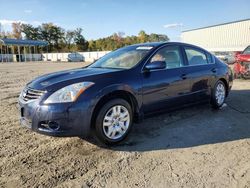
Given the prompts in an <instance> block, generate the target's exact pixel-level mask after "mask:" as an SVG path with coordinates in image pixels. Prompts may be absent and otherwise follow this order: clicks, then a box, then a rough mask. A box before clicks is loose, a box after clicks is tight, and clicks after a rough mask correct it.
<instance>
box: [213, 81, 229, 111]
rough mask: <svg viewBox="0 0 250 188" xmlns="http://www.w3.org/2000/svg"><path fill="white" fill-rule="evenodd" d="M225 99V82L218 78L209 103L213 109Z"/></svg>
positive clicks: (218, 106)
mask: <svg viewBox="0 0 250 188" xmlns="http://www.w3.org/2000/svg"><path fill="white" fill-rule="evenodd" d="M225 99H226V86H225V84H224V83H223V82H222V81H221V80H219V81H218V82H217V83H216V84H215V86H214V88H213V91H212V99H211V104H212V107H213V108H215V109H219V108H220V107H221V106H222V105H223V104H224V102H225Z"/></svg>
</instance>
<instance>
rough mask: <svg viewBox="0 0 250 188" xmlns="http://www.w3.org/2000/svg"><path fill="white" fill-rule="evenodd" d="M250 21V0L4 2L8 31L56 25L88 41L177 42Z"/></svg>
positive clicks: (1, 18)
mask: <svg viewBox="0 0 250 188" xmlns="http://www.w3.org/2000/svg"><path fill="white" fill-rule="evenodd" d="M246 18H250V1H249V0H213V1H207V0H206V1H205V0H203V1H202V0H187V1H181V0H174V1H167V0H0V22H1V24H2V27H3V28H4V30H9V29H10V24H11V22H13V21H21V22H24V23H30V24H33V25H39V24H41V23H45V22H53V23H55V24H57V25H59V26H61V27H63V28H66V29H75V28H76V27H82V28H83V29H84V36H85V38H86V39H96V38H99V37H105V36H108V35H111V34H113V33H114V32H118V31H122V32H125V34H126V35H132V34H133V35H137V34H138V32H139V31H140V30H145V31H146V32H147V33H152V32H154V33H160V34H167V35H168V36H169V37H170V38H171V40H172V41H176V40H177V41H178V40H179V37H180V32H181V30H187V29H193V28H197V27H204V26H209V25H213V24H220V23H224V22H231V21H236V20H241V19H246Z"/></svg>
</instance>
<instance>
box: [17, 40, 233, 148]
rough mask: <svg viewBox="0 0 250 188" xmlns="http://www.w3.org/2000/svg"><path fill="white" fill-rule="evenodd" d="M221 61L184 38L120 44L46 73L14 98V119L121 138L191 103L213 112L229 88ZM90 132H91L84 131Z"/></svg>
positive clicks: (57, 132) (35, 126) (61, 132)
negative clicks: (80, 64) (148, 119)
mask: <svg viewBox="0 0 250 188" xmlns="http://www.w3.org/2000/svg"><path fill="white" fill-rule="evenodd" d="M232 81H233V74H232V71H231V69H230V68H229V66H228V65H226V64H225V63H223V62H221V61H220V60H218V59H217V58H216V57H215V56H214V55H212V54H211V53H209V52H207V51H206V50H204V49H202V48H199V47H197V46H193V45H190V44H184V43H174V42H168V43H145V44H137V45H132V46H127V47H124V48H121V49H118V50H116V51H113V52H110V53H109V54H107V55H105V56H103V57H102V58H100V59H98V60H97V61H96V62H94V63H93V64H91V65H90V66H88V67H85V68H79V69H74V70H67V71H62V72H56V73H51V74H47V75H44V76H41V77H38V78H36V79H34V80H33V81H31V82H29V83H28V84H27V85H26V87H25V88H24V89H23V91H22V92H21V94H20V97H19V106H20V115H21V118H20V120H21V124H22V125H24V126H26V127H28V128H30V129H32V130H33V131H36V132H38V133H42V134H46V135H51V136H87V135H88V134H89V133H90V132H94V133H95V135H96V136H97V138H98V139H99V140H101V141H102V142H104V143H106V144H116V143H118V142H120V141H122V140H123V139H124V138H125V137H126V136H127V135H128V133H129V131H130V130H131V127H132V124H133V122H134V121H140V120H142V119H143V117H144V116H146V115H149V114H152V113H157V112H159V111H170V110H173V109H176V108H182V107H183V106H187V105H190V104H196V103H199V102H210V103H211V106H212V107H213V108H215V109H219V108H220V107H221V106H222V105H223V103H224V101H225V99H226V97H227V96H228V94H229V92H230V89H231V87H232ZM91 130H93V131H91Z"/></svg>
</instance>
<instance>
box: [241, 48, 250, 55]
mask: <svg viewBox="0 0 250 188" xmlns="http://www.w3.org/2000/svg"><path fill="white" fill-rule="evenodd" d="M242 54H245V55H250V46H248V47H247V48H246V49H245V50H244V52H243V53H242Z"/></svg>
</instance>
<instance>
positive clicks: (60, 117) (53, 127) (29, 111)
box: [18, 99, 92, 136]
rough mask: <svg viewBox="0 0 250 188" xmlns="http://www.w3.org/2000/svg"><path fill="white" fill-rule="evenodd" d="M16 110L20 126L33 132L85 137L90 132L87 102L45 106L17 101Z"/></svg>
mask: <svg viewBox="0 0 250 188" xmlns="http://www.w3.org/2000/svg"><path fill="white" fill-rule="evenodd" d="M18 108H19V112H20V123H21V125H22V126H24V127H27V128H29V129H31V130H33V131H35V132H38V133H41V134H45V135H50V136H87V135H88V134H89V132H90V124H91V116H90V114H91V111H92V110H91V108H90V105H89V103H88V102H78V103H62V104H49V105H45V104H41V103H40V101H39V100H34V101H30V102H24V101H23V100H22V99H19V102H18Z"/></svg>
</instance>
